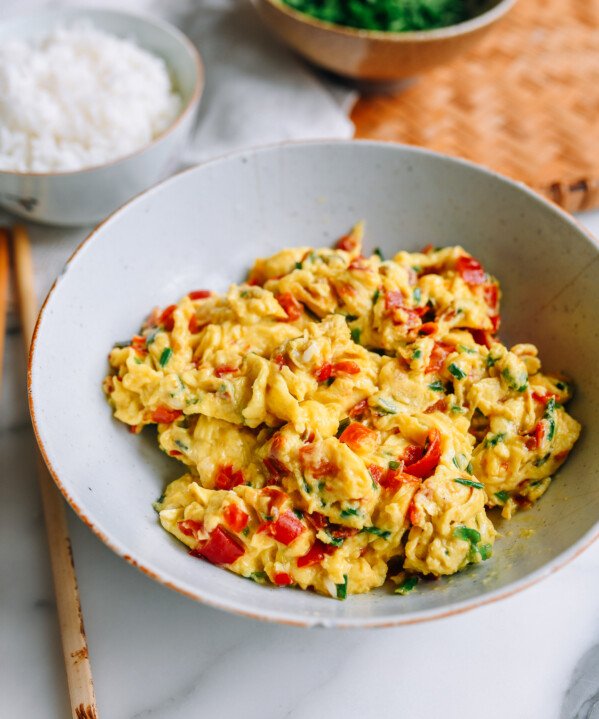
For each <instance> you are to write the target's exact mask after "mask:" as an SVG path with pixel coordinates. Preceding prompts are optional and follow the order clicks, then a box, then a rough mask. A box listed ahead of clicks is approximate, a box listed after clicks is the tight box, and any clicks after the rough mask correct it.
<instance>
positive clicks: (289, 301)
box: [275, 292, 302, 322]
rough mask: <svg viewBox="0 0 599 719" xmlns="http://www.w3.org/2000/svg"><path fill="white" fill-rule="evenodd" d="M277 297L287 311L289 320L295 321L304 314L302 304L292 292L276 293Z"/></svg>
mask: <svg viewBox="0 0 599 719" xmlns="http://www.w3.org/2000/svg"><path fill="white" fill-rule="evenodd" d="M275 299H276V300H277V302H278V303H279V304H280V305H281V307H282V308H283V309H284V310H285V312H286V313H287V319H288V320H289V322H295V321H296V320H299V318H300V317H301V316H302V306H301V304H300V303H299V302H298V301H297V300H296V299H295V297H294V296H293V295H292V294H291V292H284V293H283V294H281V295H276V297H275Z"/></svg>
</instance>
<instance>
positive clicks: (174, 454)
mask: <svg viewBox="0 0 599 719" xmlns="http://www.w3.org/2000/svg"><path fill="white" fill-rule="evenodd" d="M169 454H170V456H171V457H180V456H181V455H182V454H183V452H179V450H178V449H171V450H170V451H169Z"/></svg>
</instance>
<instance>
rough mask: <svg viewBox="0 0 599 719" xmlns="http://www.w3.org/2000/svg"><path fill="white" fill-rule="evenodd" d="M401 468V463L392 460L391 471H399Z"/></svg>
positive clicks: (390, 463)
mask: <svg viewBox="0 0 599 719" xmlns="http://www.w3.org/2000/svg"><path fill="white" fill-rule="evenodd" d="M400 467H401V462H397V461H396V460H395V459H392V460H391V461H390V462H389V469H399V468H400Z"/></svg>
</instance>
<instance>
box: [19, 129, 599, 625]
mask: <svg viewBox="0 0 599 719" xmlns="http://www.w3.org/2000/svg"><path fill="white" fill-rule="evenodd" d="M325 145H334V146H348V147H349V146H356V145H359V146H364V147H375V148H379V149H380V148H389V150H390V151H393V148H397V149H401V150H403V151H408V152H409V153H410V154H412V155H425V156H428V157H436V158H438V159H440V160H442V161H445V162H449V163H451V164H458V165H462V166H465V167H468V168H470V169H472V170H475V171H477V172H480V173H482V174H484V175H487V176H492V177H494V178H496V179H497V180H498V181H500V182H502V183H504V184H507V185H510V186H511V187H514V188H517V189H518V190H519V191H520V192H524V193H525V194H527V195H528V196H529V197H530V198H531V199H532V200H533V201H534V202H536V203H538V204H540V205H543V206H544V207H545V208H546V209H547V211H548V212H550V213H552V214H555V215H558V216H560V217H561V218H562V219H563V220H564V221H565V222H567V223H568V224H570V225H572V226H573V227H574V228H575V229H576V230H577V232H579V233H580V234H581V235H583V236H584V237H585V239H586V240H587V241H588V242H589V243H590V244H591V245H592V246H593V247H595V248H596V249H597V250H598V252H599V247H598V243H597V241H596V240H595V238H594V237H593V235H592V234H591V233H590V232H589V231H588V230H587V229H586V228H584V227H582V225H581V224H580V223H579V222H577V221H576V220H575V219H574V218H573V217H571V216H570V215H569V214H568V213H566V212H565V211H564V210H562V209H561V208H560V207H558V206H557V205H555V204H554V203H552V202H551V201H549V200H546V199H545V198H543V197H542V196H541V195H539V194H537V193H536V192H535V191H533V190H531V189H530V188H529V187H527V186H526V185H524V184H523V183H521V182H517V181H514V180H511V179H509V178H506V177H504V176H503V175H500V174H499V173H496V172H494V171H492V170H487V169H486V168H484V167H481V166H480V165H477V164H475V163H473V162H470V161H468V160H461V159H457V158H454V157H450V156H448V155H442V154H440V153H437V152H432V151H430V150H426V149H422V148H417V147H411V146H408V145H399V144H397V143H389V142H375V141H370V140H328V139H325V140H311V141H300V142H290V141H286V142H280V143H273V144H269V145H263V146H260V147H257V148H251V149H248V150H242V151H239V150H237V151H234V152H231V153H228V154H226V155H223V156H220V157H218V158H215V159H213V160H208V161H206V162H204V163H201V164H199V165H196V166H194V167H190V168H187V169H185V170H183V171H181V172H179V173H177V174H176V175H173V176H172V177H170V178H169V179H167V180H164V181H163V182H160V183H158V184H157V185H155V186H154V187H152V188H150V189H148V190H145V191H144V192H142V193H140V194H139V195H137V196H136V197H134V198H132V199H131V200H129V201H128V202H127V203H125V204H124V205H123V206H122V207H120V208H119V209H117V210H115V212H113V213H112V214H111V215H109V216H108V217H107V218H106V219H105V220H104V221H103V222H101V223H100V224H99V225H98V226H97V227H96V228H95V229H94V230H92V232H91V233H90V234H89V235H88V236H87V238H86V239H85V240H83V242H82V243H81V244H80V245H79V246H78V247H77V249H76V250H75V251H74V252H73V254H72V255H71V257H70V258H69V260H68V261H67V263H66V265H65V268H64V270H63V272H62V273H61V275H60V276H59V277H58V278H57V279H56V280H55V281H54V283H53V285H52V287H51V289H50V291H49V293H48V295H47V297H46V299H45V300H44V303H43V305H42V307H41V310H40V313H39V316H38V318H37V322H36V325H35V329H34V332H33V337H32V338H31V347H30V352H29V360H28V365H27V395H28V402H29V410H30V413H31V423H32V425H33V430H34V432H35V436H36V439H37V442H38V445H39V449H40V453H41V455H42V457H43V459H44V462H45V464H46V466H47V468H48V471H49V472H50V475H51V476H52V478H53V480H54V482H55V483H56V486H57V487H58V489H59V490H60V491H61V492H62V494H63V496H64V498H65V499H66V500H67V502H68V503H69V504H70V506H71V507H72V509H73V510H74V511H75V513H76V514H77V515H78V516H79V518H80V519H81V520H82V522H83V523H84V524H86V525H87V526H88V527H89V529H91V531H92V532H93V533H94V534H95V535H96V536H97V537H98V538H99V539H100V540H102V542H104V544H106V546H107V547H109V548H110V549H112V551H113V552H114V553H115V554H117V555H119V556H120V557H122V558H123V559H125V560H126V561H127V562H128V563H129V564H131V565H132V566H133V567H135V568H136V569H138V570H139V571H140V572H142V573H143V574H145V575H146V576H147V577H150V579H153V580H155V581H156V582H158V583H159V584H162V585H163V586H165V587H167V588H169V589H173V590H174V591H176V592H178V593H179V594H182V595H184V596H186V597H189V598H190V599H193V600H195V601H198V602H201V603H202V604H206V605H208V606H211V607H214V608H216V609H221V610H223V611H227V612H232V613H234V614H238V615H241V616H244V617H248V618H250V619H258V620H261V621H268V622H276V623H280V624H286V625H288V626H296V627H326V628H337V629H351V628H357V629H367V628H375V627H378V628H386V627H398V626H405V625H410V624H419V623H421V622H427V621H432V620H434V619H443V618H446V617H452V616H455V615H458V614H463V613H464V612H468V611H470V610H472V609H477V608H479V607H484V606H486V605H488V604H492V603H494V602H497V601H500V600H502V599H507V598H508V597H511V596H513V595H515V594H517V593H518V592H521V591H523V590H524V589H528V588H529V587H532V586H533V585H535V584H537V583H538V582H540V581H542V580H543V579H546V578H547V577H549V576H551V575H552V574H554V573H555V572H557V571H559V570H560V569H562V568H563V567H564V566H566V565H567V564H569V563H570V562H571V561H572V560H573V559H575V558H576V557H578V556H579V555H580V554H582V553H583V552H584V551H585V550H586V549H588V547H590V546H591V544H593V542H594V541H595V540H597V539H598V538H599V519H598V521H597V522H596V523H595V525H594V526H593V527H591V528H590V529H589V531H588V532H586V533H585V534H584V535H583V536H582V537H581V538H580V539H579V540H578V541H577V542H575V543H574V544H573V545H572V546H571V547H569V548H568V549H566V550H565V551H564V552H562V553H561V554H559V555H558V556H557V557H555V558H554V559H553V560H551V561H550V562H548V563H547V564H545V565H544V566H543V567H540V568H539V569H537V570H536V571H534V572H532V573H530V574H529V575H528V576H527V577H523V578H522V579H520V580H517V581H514V582H512V583H511V584H509V585H508V586H507V587H505V588H503V589H498V590H496V591H494V592H490V593H489V594H488V595H486V596H483V597H480V598H477V599H469V600H466V601H464V602H458V603H456V604H454V605H452V606H449V607H447V608H446V609H430V610H424V611H416V612H411V613H407V614H404V615H400V616H383V617H377V618H373V619H370V618H356V619H353V618H349V619H344V618H326V619H325V618H319V617H318V616H313V615H307V616H306V615H302V614H299V613H293V612H285V611H280V612H278V611H277V612H275V611H268V612H263V613H259V612H253V611H248V610H247V609H246V608H244V607H243V606H242V605H240V604H239V603H237V602H234V601H231V600H228V599H227V598H226V597H222V596H215V595H213V594H211V592H210V590H209V588H208V589H207V590H198V589H195V588H194V589H192V588H190V587H189V586H187V585H186V584H184V583H182V582H180V581H178V580H177V579H176V578H174V577H169V576H166V575H164V574H160V573H158V572H156V571H154V570H153V569H151V568H150V567H148V566H146V565H145V564H144V563H143V562H142V561H141V560H140V559H139V558H137V557H135V556H133V555H132V554H130V553H129V551H128V550H127V548H126V547H123V546H121V545H120V543H119V542H118V541H117V540H116V539H112V538H110V537H109V536H107V534H106V533H105V532H104V531H103V530H102V529H101V528H100V527H99V526H97V525H96V524H95V523H94V521H93V520H92V519H91V518H90V517H88V516H87V515H86V514H85V512H84V511H83V509H82V508H81V507H80V506H79V504H78V503H77V502H76V501H75V500H74V498H73V497H72V496H71V495H70V493H69V491H68V490H67V488H66V487H65V485H64V484H63V483H62V481H61V479H60V477H59V476H58V473H57V471H56V470H55V469H54V467H53V465H52V463H51V461H50V459H49V456H48V453H47V452H46V448H45V446H44V442H43V439H42V437H41V432H40V429H39V427H38V423H37V418H36V412H35V402H34V398H33V393H32V373H33V364H34V360H35V353H36V346H37V336H38V332H39V329H40V327H41V324H42V322H43V320H44V314H45V312H46V309H47V307H48V304H49V302H50V300H51V298H52V295H53V293H54V291H55V290H56V288H57V286H58V285H59V284H60V282H61V281H62V279H63V278H64V276H65V275H66V274H67V273H68V272H69V271H72V270H73V268H74V261H75V260H76V258H77V256H78V255H79V253H80V252H81V250H82V249H83V248H84V247H85V246H86V245H87V244H88V243H89V242H90V241H92V240H93V239H94V238H95V237H96V236H97V235H98V233H99V232H100V230H101V229H102V228H103V227H104V226H105V225H107V224H109V223H110V222H112V221H113V220H115V219H116V218H118V216H119V215H120V214H121V213H123V212H126V211H127V209H128V207H129V205H131V204H133V203H135V202H136V201H137V200H138V199H140V198H141V197H144V196H146V195H149V194H151V193H153V192H158V191H160V189H161V188H162V187H163V185H166V184H168V183H169V182H173V181H175V180H176V179H177V178H179V177H180V176H182V175H185V174H188V173H191V172H195V171H197V170H198V168H200V167H206V166H213V165H217V164H220V163H224V162H227V161H228V160H230V159H235V158H241V157H248V156H252V155H256V154H259V153H261V152H269V151H272V150H277V149H278V148H284V147H288V146H292V147H302V146H308V147H313V146H325ZM349 601H351V599H350V600H349Z"/></svg>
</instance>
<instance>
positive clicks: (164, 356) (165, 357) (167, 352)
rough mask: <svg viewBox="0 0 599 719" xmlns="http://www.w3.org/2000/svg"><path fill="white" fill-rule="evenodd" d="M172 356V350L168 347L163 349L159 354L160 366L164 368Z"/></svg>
mask: <svg viewBox="0 0 599 719" xmlns="http://www.w3.org/2000/svg"><path fill="white" fill-rule="evenodd" d="M172 356H173V350H172V349H171V348H170V347H165V348H164V349H163V350H162V352H161V354H160V359H159V360H158V362H159V364H160V366H161V367H164V366H165V365H166V364H167V362H168V361H169V360H170V358H171V357H172Z"/></svg>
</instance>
